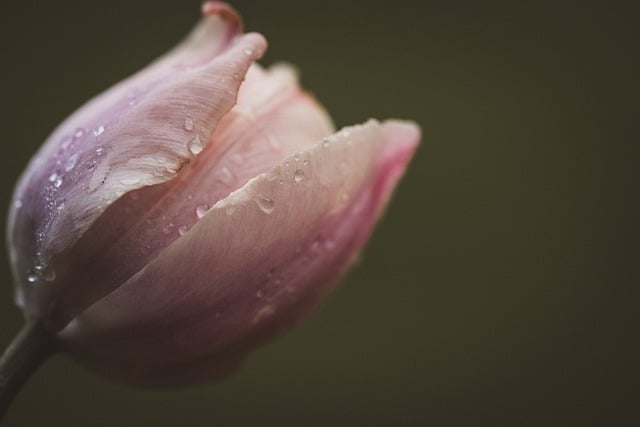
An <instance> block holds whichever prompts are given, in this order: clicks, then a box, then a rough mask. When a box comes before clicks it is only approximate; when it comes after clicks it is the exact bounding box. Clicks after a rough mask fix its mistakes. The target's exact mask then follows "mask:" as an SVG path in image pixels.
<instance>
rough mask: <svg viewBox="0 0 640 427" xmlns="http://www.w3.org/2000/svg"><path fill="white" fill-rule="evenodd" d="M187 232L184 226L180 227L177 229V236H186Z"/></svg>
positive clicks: (187, 229)
mask: <svg viewBox="0 0 640 427" xmlns="http://www.w3.org/2000/svg"><path fill="white" fill-rule="evenodd" d="M187 231H189V228H187V226H186V225H181V226H180V227H178V234H179V235H181V236H184V235H185V234H187Z"/></svg>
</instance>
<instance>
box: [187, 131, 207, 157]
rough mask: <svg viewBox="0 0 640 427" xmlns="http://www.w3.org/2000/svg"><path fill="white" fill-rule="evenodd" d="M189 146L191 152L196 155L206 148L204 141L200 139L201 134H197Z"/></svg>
mask: <svg viewBox="0 0 640 427" xmlns="http://www.w3.org/2000/svg"><path fill="white" fill-rule="evenodd" d="M187 148H189V152H190V153H191V154H193V155H194V156H195V155H196V154H199V153H201V152H202V150H203V149H204V144H202V141H201V140H200V136H198V135H196V137H195V138H193V139H192V140H191V141H189V144H187Z"/></svg>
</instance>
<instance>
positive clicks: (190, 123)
mask: <svg viewBox="0 0 640 427" xmlns="http://www.w3.org/2000/svg"><path fill="white" fill-rule="evenodd" d="M184 130H186V131H188V132H191V131H192V130H193V119H192V118H191V117H187V118H186V119H184Z"/></svg>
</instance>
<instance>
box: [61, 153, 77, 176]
mask: <svg viewBox="0 0 640 427" xmlns="http://www.w3.org/2000/svg"><path fill="white" fill-rule="evenodd" d="M78 157H79V154H78V153H74V154H72V155H71V157H69V159H68V160H67V163H65V165H64V170H65V171H66V172H71V171H72V170H73V168H75V167H76V164H77V163H78Z"/></svg>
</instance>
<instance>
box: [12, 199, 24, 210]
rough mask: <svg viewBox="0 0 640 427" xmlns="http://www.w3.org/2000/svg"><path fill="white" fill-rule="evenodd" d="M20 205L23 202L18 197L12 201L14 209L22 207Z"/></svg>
mask: <svg viewBox="0 0 640 427" xmlns="http://www.w3.org/2000/svg"><path fill="white" fill-rule="evenodd" d="M22 205H23V203H22V200H20V199H18V200H16V201H15V202H13V206H14V207H15V208H16V209H20V208H21V207H22Z"/></svg>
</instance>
